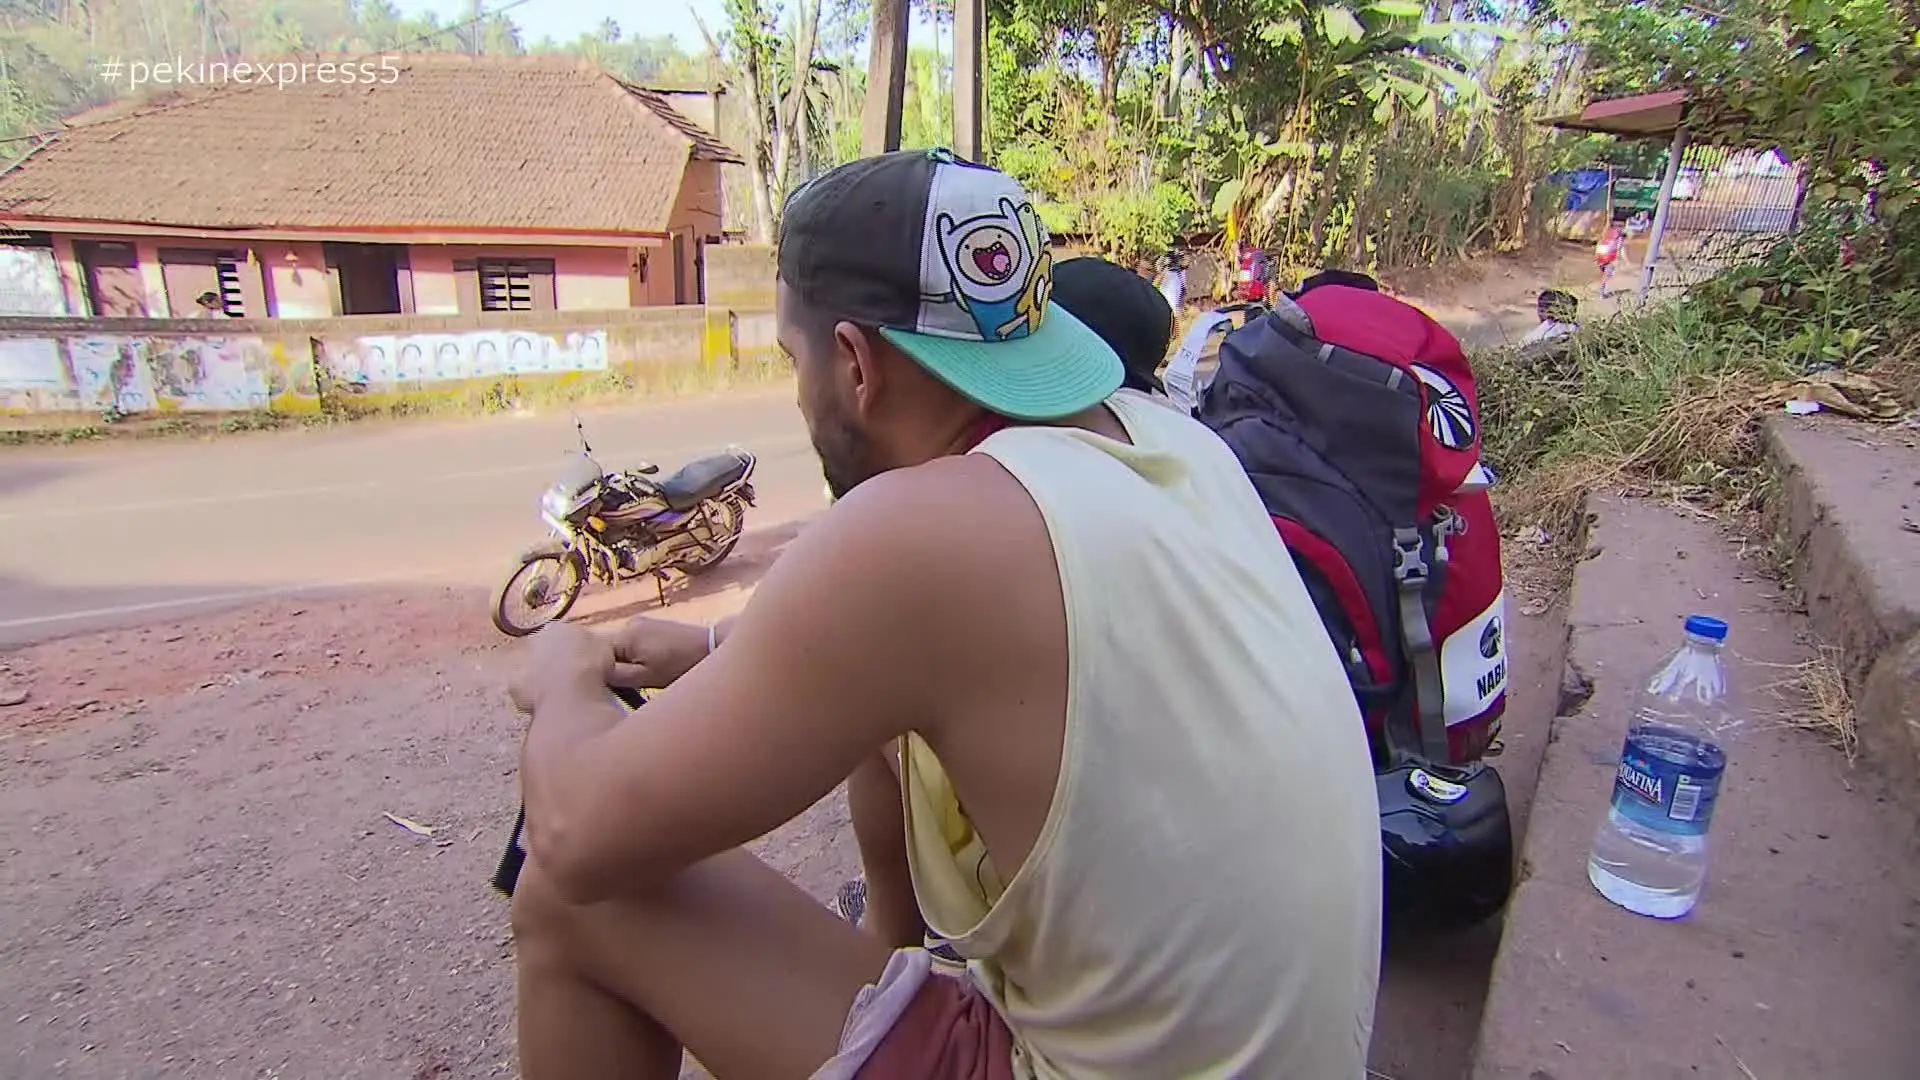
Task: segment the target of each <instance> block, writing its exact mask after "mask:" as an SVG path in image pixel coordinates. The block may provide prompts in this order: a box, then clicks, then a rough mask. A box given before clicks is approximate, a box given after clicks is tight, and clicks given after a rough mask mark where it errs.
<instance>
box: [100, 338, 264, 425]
mask: <svg viewBox="0 0 1920 1080" xmlns="http://www.w3.org/2000/svg"><path fill="white" fill-rule="evenodd" d="M263 352H264V350H263V349H262V347H261V344H260V339H258V338H222V337H206V338H150V337H117V336H115V337H108V336H101V337H81V338H72V339H70V340H69V341H68V342H67V356H68V359H69V360H70V361H71V362H72V364H73V381H74V389H75V390H76V391H77V393H78V395H79V398H80V401H81V405H82V407H83V408H99V409H107V408H113V409H117V410H119V411H120V412H123V413H141V412H152V411H154V410H156V409H169V410H171V409H179V410H181V411H185V412H202V411H205V412H237V411H241V410H245V409H264V408H266V407H267V406H268V404H269V403H270V402H271V400H272V397H273V387H272V385H271V384H272V380H270V379H269V378H268V375H267V368H268V366H269V365H268V364H267V363H265V362H264V356H263V355H262V354H263ZM256 357H258V358H259V359H256Z"/></svg>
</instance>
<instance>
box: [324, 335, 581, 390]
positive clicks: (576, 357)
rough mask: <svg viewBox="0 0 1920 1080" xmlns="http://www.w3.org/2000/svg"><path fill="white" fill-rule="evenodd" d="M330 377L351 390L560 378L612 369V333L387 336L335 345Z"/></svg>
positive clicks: (329, 354) (329, 351) (331, 347)
mask: <svg viewBox="0 0 1920 1080" xmlns="http://www.w3.org/2000/svg"><path fill="white" fill-rule="evenodd" d="M326 365H327V373H328V374H329V375H331V376H332V377H333V378H334V379H335V380H336V381H338V382H340V383H342V384H345V385H347V386H360V387H366V386H380V385H386V384H392V383H406V382H452V381H457V380H461V379H494V378H500V377H502V376H506V375H555V374H561V373H564V372H570V371H605V370H606V369H607V332H606V331H605V330H590V331H574V332H571V333H568V334H566V335H564V336H555V335H552V334H542V333H536V332H531V331H525V330H511V331H503V330H487V331H477V332H472V333H464V334H391V335H387V334H383V335H374V336H369V337H360V338H355V339H354V341H353V344H352V345H351V346H350V347H346V348H341V347H339V346H338V345H336V344H333V343H331V342H330V343H329V344H328V347H327V349H326Z"/></svg>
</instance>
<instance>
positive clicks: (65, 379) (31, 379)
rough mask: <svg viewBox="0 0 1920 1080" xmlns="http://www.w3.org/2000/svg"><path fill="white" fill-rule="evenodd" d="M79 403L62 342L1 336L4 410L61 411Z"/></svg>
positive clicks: (0, 406)
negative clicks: (61, 350) (62, 351)
mask: <svg viewBox="0 0 1920 1080" xmlns="http://www.w3.org/2000/svg"><path fill="white" fill-rule="evenodd" d="M78 407H79V406H78V400H77V399H76V397H75V396H74V392H73V379H72V378H71V377H70V376H69V375H68V374H67V361H66V358H65V357H64V356H62V355H61V352H60V342H58V341H56V340H55V339H53V338H0V411H4V412H58V411H60V410H62V409H74V408H78Z"/></svg>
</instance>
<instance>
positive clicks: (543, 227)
mask: <svg viewBox="0 0 1920 1080" xmlns="http://www.w3.org/2000/svg"><path fill="white" fill-rule="evenodd" d="M310 63H311V62H310ZM382 64H384V66H382ZM319 75H320V71H319V69H318V67H317V66H316V67H315V68H314V69H313V70H312V71H310V72H309V73H308V77H307V78H305V79H304V80H298V81H283V82H282V83H281V84H280V85H270V84H266V83H261V82H254V83H250V84H236V83H233V82H228V83H227V84H225V85H221V86H217V87H202V88H198V89H195V90H189V91H183V92H178V93H175V94H172V95H169V96H167V97H165V98H161V99H156V100H149V101H146V102H142V103H139V104H133V105H121V106H109V107H107V108H105V109H101V110H95V111H94V112H91V113H87V114H84V115H82V116H80V117H76V118H75V119H74V120H72V121H70V122H69V123H68V124H67V125H66V126H65V127H64V128H63V129H62V130H60V131H59V132H58V133H57V134H56V135H54V136H53V137H52V139H51V140H50V141H49V142H47V143H46V144H45V145H42V146H40V147H39V148H38V149H36V150H34V151H33V152H32V153H30V154H29V155H27V157H26V158H24V159H23V160H21V161H20V162H18V163H16V164H15V165H14V166H13V167H11V168H9V169H7V170H5V171H4V172H0V314H63V313H64V314H76V315H100V316H109V315H112V316H136V317H137V316H142V315H144V316H150V317H165V316H169V315H171V316H176V317H177V316H182V315H186V314H190V313H192V311H193V306H194V299H195V298H196V297H198V296H200V295H202V294H204V293H206V292H208V291H212V292H215V293H216V294H218V295H219V297H220V298H221V300H222V303H223V305H224V308H225V310H226V312H227V313H228V314H232V315H246V316H252V317H263V316H264V317H275V316H280V317H316V316H327V315H353V314H382V313H409V312H418V313H422V314H451V313H464V312H470V311H473V312H478V311H501V310H547V309H604V308H611V307H628V306H640V305H649V304H673V303H697V302H699V300H700V299H701V297H700V266H701V249H702V247H703V246H704V245H705V244H708V243H713V242H717V241H718V240H719V238H720V235H721V221H722V218H723V214H722V210H723V207H722V191H723V185H722V182H721V167H722V166H723V165H727V164H737V163H739V160H740V159H739V158H738V157H737V156H736V155H735V154H734V153H733V152H732V151H731V150H729V149H728V148H727V147H726V146H725V145H724V144H722V143H721V142H720V141H719V140H718V139H717V138H715V137H714V135H713V134H712V133H711V132H710V131H708V130H706V129H705V128H703V127H701V126H700V125H699V124H698V123H697V122H696V120H695V119H693V118H690V117H689V115H688V114H689V113H699V112H700V111H701V110H702V107H703V106H704V111H705V113H706V115H707V116H708V117H710V116H711V114H712V111H713V110H712V103H711V99H707V100H706V101H704V102H702V101H701V100H699V99H700V98H701V97H702V96H701V95H694V96H693V97H692V99H689V98H688V97H687V96H683V95H676V94H670V93H663V92H659V91H653V90H648V89H644V88H642V87H637V86H633V85H630V84H627V83H624V82H622V81H620V80H618V79H615V78H613V77H612V76H610V75H607V74H605V73H603V72H601V71H599V70H597V69H595V68H592V67H590V66H585V65H580V64H576V63H574V62H572V61H554V60H542V59H520V58H516V59H499V58H469V57H456V56H434V57H417V56H405V57H393V58H389V59H387V60H386V61H384V62H376V63H374V64H372V65H371V71H370V72H368V71H366V70H364V69H363V70H362V71H359V72H356V75H357V76H360V75H365V76H366V77H364V78H361V77H356V79H355V80H354V81H353V82H351V83H348V82H346V81H344V79H342V78H341V77H340V75H339V72H338V70H336V71H334V72H333V75H334V78H333V79H332V80H331V81H327V80H324V79H322V78H321V77H319ZM34 266H39V267H43V268H45V269H44V273H42V275H41V276H43V277H44V276H45V275H46V274H52V275H54V276H55V279H54V280H49V281H40V282H37V283H36V282H33V281H31V280H29V279H30V278H32V276H33V270H32V267H34ZM56 299H57V300H58V301H59V302H61V303H63V304H64V310H63V311H54V310H47V308H48V307H50V306H51V305H52V304H53V303H54V302H55V300H56ZM36 305H38V308H39V309H38V310H33V308H34V307H35V306H36Z"/></svg>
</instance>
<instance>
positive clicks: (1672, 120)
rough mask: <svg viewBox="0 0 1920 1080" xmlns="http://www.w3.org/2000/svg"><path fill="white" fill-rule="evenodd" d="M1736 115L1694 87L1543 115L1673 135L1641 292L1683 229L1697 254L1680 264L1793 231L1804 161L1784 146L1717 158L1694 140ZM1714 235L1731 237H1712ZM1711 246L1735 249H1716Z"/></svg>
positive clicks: (1642, 135) (1632, 134)
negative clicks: (1791, 157)
mask: <svg viewBox="0 0 1920 1080" xmlns="http://www.w3.org/2000/svg"><path fill="white" fill-rule="evenodd" d="M1732 122H1733V118H1732V117H1730V116H1729V115H1727V114H1726V113H1725V110H1724V108H1723V107H1721V106H1719V105H1718V104H1717V103H1716V102H1714V101H1703V100H1699V99H1698V98H1697V97H1696V96H1695V95H1693V94H1691V93H1689V92H1688V91H1686V90H1664V91H1660V92H1657V93H1652V94H1636V95H1634V96H1632V97H1623V98H1610V99H1606V100H1601V101H1595V102H1592V103H1591V104H1589V105H1587V106H1586V107H1585V108H1583V109H1581V110H1580V111H1579V112H1577V113H1571V114H1568V115H1564V116H1554V117H1546V118H1543V119H1541V120H1539V121H1538V123H1541V124H1545V125H1547V126H1549V127H1554V128H1559V129H1561V130H1565V131H1585V132H1594V133H1599V134H1606V135H1613V136H1616V137H1618V138H1623V139H1642V140H1646V139H1660V140H1664V141H1666V142H1668V143H1669V147H1670V149H1669V152H1668V154H1667V166H1666V170H1665V172H1664V173H1663V174H1662V176H1661V179H1660V189H1659V195H1658V197H1657V199H1656V201H1655V204H1654V213H1653V225H1652V228H1651V229H1649V230H1648V234H1647V249H1646V257H1645V258H1644V260H1643V261H1642V266H1641V274H1640V288H1639V292H1640V295H1641V296H1645V295H1646V294H1647V293H1648V292H1649V291H1650V290H1651V289H1652V288H1653V284H1654V280H1655V277H1656V275H1657V273H1658V272H1659V271H1660V270H1661V269H1662V267H1661V256H1662V253H1663V245H1664V244H1665V243H1666V242H1667V241H1669V240H1671V239H1672V238H1673V236H1674V235H1675V234H1676V233H1683V234H1688V235H1691V236H1692V237H1693V238H1694V239H1693V241H1692V242H1691V244H1690V247H1689V249H1688V250H1689V252H1690V253H1689V254H1687V255H1686V256H1684V257H1682V258H1680V259H1678V260H1677V261H1676V260H1675V259H1669V260H1668V261H1669V262H1673V263H1674V264H1675V267H1678V266H1680V265H1681V264H1683V263H1689V262H1690V263H1695V264H1699V265H1702V266H1704V265H1710V264H1711V263H1713V262H1714V261H1716V259H1717V258H1721V257H1724V256H1726V255H1728V254H1733V253H1734V249H1739V248H1741V247H1742V246H1743V242H1744V241H1745V240H1749V239H1752V238H1754V237H1759V236H1765V235H1769V234H1779V233H1785V232H1787V231H1788V230H1790V229H1791V228H1792V226H1793V222H1794V219H1795V218H1796V216H1797V214H1798V207H1799V171H1798V169H1797V168H1793V167H1790V166H1789V165H1788V164H1787V163H1786V162H1784V161H1783V160H1781V159H1780V158H1779V156H1778V154H1777V153H1769V154H1759V153H1757V152H1754V151H1741V152H1739V153H1736V154H1731V155H1729V154H1727V153H1726V152H1725V151H1719V152H1717V154H1716V155H1715V156H1713V157H1711V158H1710V159H1709V158H1703V157H1702V154H1703V153H1704V152H1705V151H1707V150H1708V149H1709V148H1708V147H1706V146H1700V147H1693V146H1692V143H1693V140H1694V137H1695V136H1696V135H1703V134H1704V135H1706V136H1707V137H1709V138H1711V137H1712V135H1713V133H1714V132H1716V131H1720V132H1725V131H1727V130H1728V125H1729V124H1731V123H1732ZM1690 148H1691V149H1694V150H1695V151H1696V153H1695V154H1694V155H1693V156H1694V157H1695V159H1696V160H1694V161H1693V162H1692V163H1688V162H1687V159H1688V156H1689V154H1688V151H1689V149H1690ZM1749 159H1750V160H1749ZM1703 174H1704V175H1703ZM1715 174H1720V175H1719V176H1716V175H1715ZM1683 175H1684V176H1685V177H1686V180H1685V184H1684V187H1685V190H1684V192H1683V191H1682V190H1681V188H1682V186H1683V185H1682V178H1683ZM1703 180H1704V183H1703ZM1676 200H1680V201H1681V202H1682V203H1683V205H1684V213H1680V214H1678V215H1677V216H1676V207H1675V205H1674V204H1675V201H1676ZM1710 238H1713V239H1719V240H1731V242H1721V243H1709V242H1708V240H1709V239H1710ZM1667 246H1670V245H1667ZM1709 249H1727V250H1714V251H1712V252H1709ZM1673 250H1674V251H1676V252H1678V251H1680V250H1682V249H1680V248H1674V249H1673ZM1682 276H1683V277H1684V275H1682Z"/></svg>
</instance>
